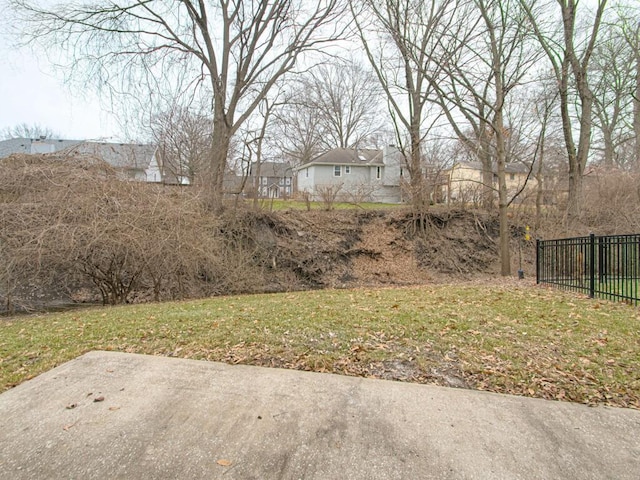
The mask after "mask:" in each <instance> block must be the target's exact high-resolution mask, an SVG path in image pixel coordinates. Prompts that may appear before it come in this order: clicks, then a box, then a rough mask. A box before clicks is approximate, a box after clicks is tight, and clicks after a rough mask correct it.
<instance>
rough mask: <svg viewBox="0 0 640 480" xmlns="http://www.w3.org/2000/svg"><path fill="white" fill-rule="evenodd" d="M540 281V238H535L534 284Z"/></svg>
mask: <svg viewBox="0 0 640 480" xmlns="http://www.w3.org/2000/svg"><path fill="white" fill-rule="evenodd" d="M539 283H540V239H539V238H536V284H539Z"/></svg>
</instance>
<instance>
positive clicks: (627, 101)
mask: <svg viewBox="0 0 640 480" xmlns="http://www.w3.org/2000/svg"><path fill="white" fill-rule="evenodd" d="M619 20H620V19H619V18H618V17H617V15H616V14H615V13H614V18H613V19H611V22H607V23H606V24H604V28H603V32H602V36H601V38H602V40H601V42H599V45H597V46H596V48H595V49H594V52H593V60H592V66H591V69H590V75H591V76H592V79H593V81H592V85H593V87H592V90H593V112H594V127H595V129H596V133H598V132H599V135H598V137H599V140H600V142H599V143H600V145H598V144H596V145H594V149H595V150H601V151H602V161H603V163H604V165H606V166H608V167H611V166H613V165H614V163H615V164H617V165H619V166H623V165H624V164H629V163H635V161H634V162H630V161H629V159H627V158H625V157H624V155H622V154H623V153H624V148H623V147H624V144H625V143H627V142H629V141H631V140H632V139H633V136H634V135H633V130H632V129H631V124H632V116H633V95H632V93H633V91H634V87H635V85H634V84H635V82H636V66H635V63H636V62H635V58H634V51H633V48H632V46H631V44H630V43H629V42H628V41H627V39H626V38H625V37H624V29H623V26H624V22H620V23H619Z"/></svg>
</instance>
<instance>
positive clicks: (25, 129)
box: [0, 123, 60, 140]
mask: <svg viewBox="0 0 640 480" xmlns="http://www.w3.org/2000/svg"><path fill="white" fill-rule="evenodd" d="M59 136H60V134H58V133H56V132H55V131H54V130H52V129H50V128H49V127H43V126H42V125H38V124H37V123H36V124H33V125H29V124H28V123H20V124H18V125H15V126H13V127H7V128H4V129H2V131H0V140H9V139H10V138H41V137H46V138H55V137H59Z"/></svg>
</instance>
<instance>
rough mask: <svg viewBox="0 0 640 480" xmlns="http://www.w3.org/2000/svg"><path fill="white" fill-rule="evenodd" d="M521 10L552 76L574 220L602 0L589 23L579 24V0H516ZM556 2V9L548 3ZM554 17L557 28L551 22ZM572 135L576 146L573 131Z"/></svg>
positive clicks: (587, 146)
mask: <svg viewBox="0 0 640 480" xmlns="http://www.w3.org/2000/svg"><path fill="white" fill-rule="evenodd" d="M520 3H521V5H522V6H523V8H524V9H525V11H526V12H527V16H528V17H529V21H530V22H531V24H532V27H533V29H534V32H535V35H536V38H537V40H538V42H539V43H540V45H541V46H542V48H543V50H544V52H545V54H546V56H547V58H548V60H549V62H550V63H551V66H552V68H553V72H554V75H555V79H556V82H557V89H558V93H559V97H560V114H561V118H562V125H563V133H564V141H565V147H566V150H567V158H568V162H569V202H568V212H567V213H568V218H569V219H570V220H575V219H577V217H578V216H579V214H580V202H581V196H582V176H583V174H584V168H585V166H586V164H587V159H588V156H589V149H590V147H591V133H592V126H593V124H592V114H593V91H592V88H591V86H590V83H589V66H590V64H591V58H592V55H593V52H594V49H595V48H596V44H597V43H596V42H597V38H598V33H599V32H600V25H601V22H602V18H603V14H604V11H605V7H606V5H607V0H597V3H596V10H595V12H594V14H593V17H592V18H591V19H590V22H589V23H588V24H587V22H586V21H585V22H584V25H585V27H584V29H582V28H580V27H581V25H582V24H581V23H580V17H579V15H578V4H579V0H554V1H553V2H549V1H547V0H520ZM554 4H555V5H556V7H557V8H559V11H556V9H555V8H554V7H553V5H554ZM558 16H559V18H560V20H561V25H562V29H561V30H560V31H558V29H557V28H556V25H557V23H558ZM572 85H573V86H575V89H576V93H577V95H576V99H575V100H576V102H575V107H576V109H577V112H576V117H575V120H576V121H574V120H573V117H572V115H571V108H572V103H573V102H572V101H573V98H572V92H571V87H572ZM576 132H577V134H578V142H577V146H576V141H575V133H576Z"/></svg>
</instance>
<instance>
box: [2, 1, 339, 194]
mask: <svg viewBox="0 0 640 480" xmlns="http://www.w3.org/2000/svg"><path fill="white" fill-rule="evenodd" d="M13 4H14V5H16V6H17V7H18V8H19V9H20V11H21V12H23V13H24V20H25V21H26V22H27V25H26V26H25V31H26V32H28V35H29V36H30V37H31V39H32V40H33V41H35V42H38V43H39V44H41V45H44V46H46V47H50V46H53V47H55V48H60V49H62V50H68V51H70V52H71V53H70V55H71V61H70V63H71V65H72V66H73V67H74V71H75V72H76V73H80V74H83V75H85V76H87V77H89V78H92V77H94V78H95V80H96V81H97V82H99V83H101V84H103V85H109V86H111V87H112V88H113V90H114V91H127V92H129V93H133V91H134V89H135V85H142V86H143V87H145V88H148V87H149V86H155V85H159V84H162V83H163V82H168V83H169V84H172V85H173V84H179V85H180V86H181V87H182V88H183V91H187V90H191V89H194V88H196V87H200V88H201V90H203V91H205V92H208V95H209V98H210V105H211V117H212V121H213V135H212V140H211V150H210V155H209V161H208V167H209V168H208V174H209V175H210V180H209V186H210V188H209V202H210V203H211V205H213V206H220V205H221V202H222V194H223V177H224V173H225V170H226V165H227V156H228V152H229V147H230V142H231V137H232V136H233V135H234V133H235V132H236V131H237V130H238V129H239V128H240V126H241V125H242V124H243V123H244V122H245V121H246V120H247V119H248V118H249V117H250V116H251V115H252V114H253V112H254V111H255V109H256V108H257V107H258V105H259V104H260V102H261V100H262V98H264V97H265V95H266V94H267V93H268V92H269V91H270V90H271V88H272V86H273V85H274V84H275V82H276V81H277V80H278V79H280V78H281V77H282V76H283V75H285V74H286V73H287V72H289V71H291V70H292V69H293V68H294V67H295V65H296V63H297V62H298V60H299V58H300V56H301V55H302V54H303V53H304V52H307V51H310V50H313V49H317V48H319V47H320V46H321V44H323V43H324V42H327V41H332V40H334V39H335V38H336V37H338V36H339V34H340V29H341V25H342V22H340V17H341V12H340V10H339V9H338V8H337V6H338V1H337V0H314V1H307V0H304V1H303V0H274V1H270V2H264V1H259V0H215V1H212V2H204V1H195V0H167V1H166V2H149V1H144V0H127V1H125V2H124V3H113V2H109V1H102V0H99V1H98V2H96V3H93V4H91V5H89V6H87V5H86V4H84V3H82V2H80V1H76V2H71V3H65V4H56V5H54V6H52V7H50V8H47V7H40V6H38V5H36V4H34V3H31V2H30V1H29V0H13Z"/></svg>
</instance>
